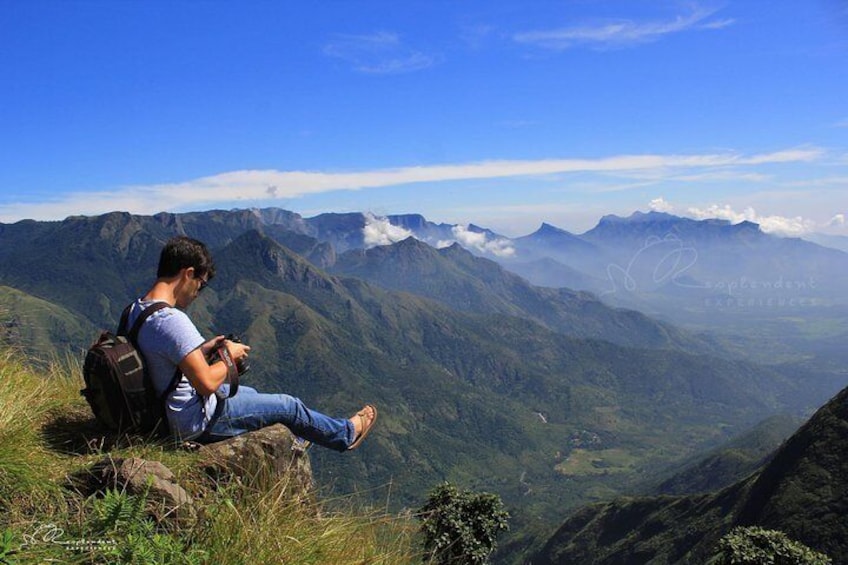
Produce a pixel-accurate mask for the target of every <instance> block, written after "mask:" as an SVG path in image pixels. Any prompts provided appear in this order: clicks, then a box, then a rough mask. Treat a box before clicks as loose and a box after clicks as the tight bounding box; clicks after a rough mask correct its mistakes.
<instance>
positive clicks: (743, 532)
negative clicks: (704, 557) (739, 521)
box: [711, 526, 831, 565]
mask: <svg viewBox="0 0 848 565" xmlns="http://www.w3.org/2000/svg"><path fill="white" fill-rule="evenodd" d="M711 563H715V564H716V565H829V564H830V563H831V560H830V558H829V557H828V556H827V555H824V554H823V553H819V552H817V551H813V550H812V549H810V548H809V547H807V546H806V545H804V544H802V543H800V542H797V541H794V540H792V539H789V537H788V536H787V535H786V534H784V533H783V532H780V531H777V530H766V529H764V528H759V527H756V526H754V527H748V528H735V529H733V530H732V531H731V532H730V533H729V534H727V535H726V536H724V537H723V538H721V540H720V541H719V553H718V555H716V557H715V558H714V560H713V561H711Z"/></svg>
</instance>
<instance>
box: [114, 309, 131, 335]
mask: <svg viewBox="0 0 848 565" xmlns="http://www.w3.org/2000/svg"><path fill="white" fill-rule="evenodd" d="M133 304H134V303H133V302H130V303H129V304H128V305H127V307H126V308H124V311H123V312H121V321H120V323H119V324H118V332H117V335H127V320H129V319H130V310H132V307H133Z"/></svg>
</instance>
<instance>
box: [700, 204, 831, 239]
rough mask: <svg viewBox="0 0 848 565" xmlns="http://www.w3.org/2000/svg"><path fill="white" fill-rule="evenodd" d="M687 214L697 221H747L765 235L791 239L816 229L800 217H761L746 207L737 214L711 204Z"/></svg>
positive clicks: (807, 220)
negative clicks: (755, 224) (752, 223)
mask: <svg viewBox="0 0 848 565" xmlns="http://www.w3.org/2000/svg"><path fill="white" fill-rule="evenodd" d="M688 212H689V214H690V215H691V216H693V217H695V218H696V219H699V220H703V219H707V218H719V219H722V220H729V221H730V222H732V223H734V224H738V223H740V222H742V221H746V220H747V221H749V222H755V223H757V224H759V225H760V229H762V230H763V231H764V232H766V233H774V234H777V235H786V236H792V237H798V236H801V235H803V234H806V233H810V232H812V231H815V229H816V227H817V225H816V222H814V221H813V220H810V219H807V218H803V217H801V216H795V217H793V218H788V217H785V216H761V215H760V214H758V213H757V211H756V210H754V208H751V207H747V208H745V210H743V211H741V212H739V211H737V210H734V209H733V208H732V207H731V206H730V205H729V204H725V205H723V206H721V205H718V204H712V205H710V206H708V207H706V208H689V209H688Z"/></svg>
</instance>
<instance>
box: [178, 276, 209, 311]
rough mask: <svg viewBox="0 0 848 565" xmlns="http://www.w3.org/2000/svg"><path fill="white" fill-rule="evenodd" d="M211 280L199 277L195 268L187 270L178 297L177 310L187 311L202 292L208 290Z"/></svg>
mask: <svg viewBox="0 0 848 565" xmlns="http://www.w3.org/2000/svg"><path fill="white" fill-rule="evenodd" d="M208 284H209V280H208V279H207V278H206V277H205V276H201V275H198V274H197V272H196V271H195V270H194V267H189V268H188V269H186V270H185V276H184V277H183V284H182V285H180V288H179V289H178V292H177V293H176V295H177V304H176V306H177V308H179V309H181V310H185V309H186V308H188V307H189V305H190V304H191V303H192V302H194V301H195V299H196V298H197V297H198V295H199V294H200V292H201V291H202V290H203V289H204V288H206V286H207V285H208Z"/></svg>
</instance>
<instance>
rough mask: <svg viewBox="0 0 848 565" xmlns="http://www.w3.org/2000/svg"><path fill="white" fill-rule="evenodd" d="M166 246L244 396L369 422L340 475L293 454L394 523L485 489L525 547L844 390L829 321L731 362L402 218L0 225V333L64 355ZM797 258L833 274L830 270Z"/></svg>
mask: <svg viewBox="0 0 848 565" xmlns="http://www.w3.org/2000/svg"><path fill="white" fill-rule="evenodd" d="M646 216H647V215H646ZM643 219H644V218H643ZM654 219H656V220H660V219H662V221H668V222H672V223H673V220H672V219H669V218H664V217H663V218H656V217H655V218H654ZM602 223H608V224H610V227H605V228H604V229H603V230H599V231H597V232H596V233H595V234H594V235H592V236H591V237H589V236H586V237H583V236H581V237H579V238H577V236H569V235H568V234H565V235H564V234H562V233H560V232H561V230H557V229H556V228H553V227H552V226H548V227H547V228H545V230H544V232H545V233H543V234H542V235H544V236H545V239H546V241H547V242H548V243H547V244H546V245H549V246H554V247H555V243H553V242H554V241H555V240H556V238H559V237H561V236H562V237H565V238H566V239H567V240H569V241H571V243H572V244H573V245H574V246H575V249H584V251H585V254H586V255H587V256H591V255H592V254H593V253H594V254H596V255H597V253H598V252H597V249H599V248H600V246H601V245H603V246H605V247H606V248H610V247H611V246H612V244H611V243H609V241H611V239H612V238H619V239H620V240H621V241H622V242H624V241H630V242H631V243H632V242H638V241H639V238H640V237H647V236H646V233H647V231H646V230H647V227H646V226H645V225H642V224H641V223H639V222H629V221H626V220H622V221H616V220H610V219H607V220H606V221H605V222H602ZM632 223H635V224H636V225H635V227H634V226H631V227H630V228H628V227H627V226H628V225H629V224H632ZM684 224H685V222H684ZM685 225H686V226H688V227H687V228H686V229H692V230H705V231H706V232H708V233H709V234H710V235H709V237H707V236H703V237H702V239H704V240H707V239H710V238H712V239H713V240H714V241H712V242H711V243H710V245H709V246H707V245H706V243H704V249H710V250H711V252H713V251H715V250H719V251H715V252H716V253H720V252H722V251H721V250H723V249H724V248H723V247H721V246H722V242H723V238H724V237H725V236H726V235H727V236H728V237H729V238H730V242H729V243H727V245H729V246H731V247H733V246H738V245H739V241H738V239H739V238H742V240H743V241H749V240H751V241H755V242H760V243H757V245H759V246H760V247H761V248H764V247H763V246H765V247H768V246H772V247H774V249H776V251H775V252H774V253H775V254H779V253H782V252H785V251H786V249H785V248H784V247H783V245H784V244H783V243H782V242H774V241H771V240H770V239H769V238H771V236H767V235H765V234H761V233H760V232H759V231H758V230H756V229H755V228H754V227H752V226H744V227H743V228H740V229H739V230H737V231H732V230H727V231H719V232H714V231H712V230H713V227H711V226H710V225H700V224H699V226H691V225H689V224H685ZM717 225H718V226H719V227H722V228H725V227H727V226H724V225H723V224H717ZM666 227H669V226H666ZM731 227H732V226H731ZM393 230H396V231H393ZM413 230H418V231H416V232H415V235H416V237H410V236H411V235H412V234H410V233H407V232H411V231H413ZM679 233H680V234H688V232H686V231H685V230H684V229H683V228H680V232H679ZM699 233H700V232H699ZM176 234H186V235H190V236H192V237H197V238H200V239H202V240H203V241H205V242H206V243H207V244H208V245H209V246H210V248H211V249H212V250H213V255H214V256H215V258H216V264H217V268H218V269H217V270H218V274H217V276H216V277H215V279H214V280H213V281H212V284H211V285H210V288H209V290H207V291H205V292H204V294H203V295H202V296H201V298H200V299H198V300H197V301H196V302H195V304H194V305H193V306H192V310H191V313H190V314H191V316H192V317H193V319H195V320H196V322H197V323H198V326H199V327H200V328H201V330H202V331H203V332H204V333H205V334H206V335H215V334H219V333H228V332H235V333H238V334H240V335H241V336H242V337H243V338H244V339H245V341H247V342H248V343H250V344H251V345H252V346H253V348H254V351H255V352H256V355H255V356H253V355H252V356H251V357H252V366H253V369H252V370H251V373H250V374H249V375H248V376H247V377H246V382H249V383H251V384H254V385H258V386H259V387H260V388H263V389H265V390H271V391H286V392H289V393H293V394H297V395H299V396H301V397H302V398H304V400H306V401H307V402H308V403H310V404H313V405H315V406H316V407H318V408H320V409H322V410H325V411H330V412H339V413H344V412H345V411H353V410H355V409H356V408H358V407H359V404H360V403H361V402H364V401H373V402H376V403H377V404H378V405H379V406H380V407H381V423H380V427H379V428H378V429H377V430H376V431H375V433H374V435H373V436H372V438H371V439H369V442H367V445H366V446H365V447H363V449H362V450H361V452H357V453H355V454H351V455H350V456H349V457H345V458H344V461H341V460H340V459H339V458H338V456H336V455H334V454H325V453H321V452H320V450H319V451H318V452H314V451H313V453H314V455H313V457H314V461H315V466H316V471H317V475H318V477H319V481H320V482H321V483H322V484H325V485H334V486H335V488H336V489H340V490H349V489H355V488H364V489H366V490H367V489H374V488H377V487H379V486H380V485H386V484H391V485H392V497H393V504H395V505H397V506H407V505H408V506H416V505H417V504H419V503H420V501H421V497H422V496H423V494H424V493H425V492H426V491H427V490H428V489H429V488H430V487H431V486H432V485H433V484H435V483H437V482H439V481H442V480H446V479H447V480H453V481H457V482H462V483H465V484H469V485H472V486H474V487H478V488H485V489H489V490H492V491H495V492H498V493H499V494H501V495H502V496H503V497H504V499H505V501H506V502H507V504H508V505H509V506H511V508H512V509H513V510H512V511H513V513H514V515H515V516H516V518H515V520H516V521H517V527H516V529H517V530H518V532H519V536H526V538H525V541H526V544H531V543H532V541H533V540H534V539H535V540H536V541H537V542H538V540H541V539H544V538H545V537H546V532H549V531H552V530H553V525H554V524H555V523H556V522H557V521H558V520H561V519H562V518H564V517H565V514H566V513H567V511H569V510H570V509H575V508H578V507H579V506H580V505H582V504H585V503H588V502H594V501H598V500H607V499H609V498H611V497H612V496H614V495H616V494H622V493H625V492H630V491H631V490H632V489H633V488H637V487H638V486H639V485H643V484H645V482H646V481H647V480H648V479H650V478H655V479H656V478H659V477H660V476H662V474H663V473H666V474H667V472H668V470H669V469H670V468H672V467H673V466H675V465H680V464H681V463H682V462H683V461H685V460H687V459H688V458H691V457H693V456H695V455H696V454H698V453H702V452H704V451H705V450H708V449H713V448H716V447H718V446H720V445H721V444H722V443H724V442H725V441H727V440H728V439H730V438H731V437H734V436H737V435H739V434H741V433H743V432H745V431H746V430H749V429H751V428H752V427H753V426H755V425H756V424H757V423H758V422H760V421H762V420H763V419H765V418H769V417H771V416H773V415H774V414H776V413H779V412H789V413H793V414H796V415H802V414H806V413H808V412H809V411H810V410H811V409H812V408H814V407H816V406H819V405H820V404H821V403H822V402H824V401H825V400H826V399H827V398H829V397H830V396H831V395H832V394H834V393H835V392H836V391H837V390H839V389H840V388H841V387H842V386H844V383H845V370H844V368H843V367H844V366H845V365H841V364H840V363H839V362H838V361H839V360H840V359H841V357H840V356H842V355H844V353H843V351H842V348H840V347H838V344H839V340H840V336H841V335H843V334H842V333H840V332H842V331H843V328H844V326H841V325H839V324H836V325H829V326H825V330H826V331H827V332H829V335H830V339H831V341H832V347H830V346H827V345H826V344H827V343H830V342H828V341H827V340H824V341H822V340H816V341H815V343H817V344H820V345H819V346H818V347H820V350H818V351H815V352H812V353H811V352H809V351H804V352H802V353H797V352H796V353H792V352H786V356H787V358H788V360H786V361H781V360H780V359H776V358H772V359H771V362H770V363H768V364H762V363H757V362H752V356H751V355H748V354H743V352H742V351H740V349H743V347H741V346H740V345H739V342H737V346H736V347H735V348H728V347H727V342H726V341H722V340H719V339H716V338H715V337H714V336H711V335H706V334H703V333H694V332H692V331H689V330H686V329H681V328H679V327H677V326H675V325H673V324H671V323H669V322H667V321H658V320H656V319H654V318H652V317H650V316H647V315H645V314H643V313H640V312H638V311H635V310H632V309H624V308H621V307H620V306H615V305H610V304H609V303H608V302H606V301H605V300H603V299H602V298H603V297H599V296H597V295H594V294H592V293H589V292H586V291H580V290H573V289H568V288H552V287H539V286H534V285H533V284H531V283H530V282H529V281H528V280H526V279H524V278H522V277H520V276H518V275H516V274H515V273H513V272H511V270H509V268H508V267H509V264H508V262H505V261H500V262H495V261H493V260H491V259H490V258H487V257H486V256H487V255H488V256H497V255H498V254H499V253H500V254H502V255H503V257H506V256H507V255H509V254H510V252H509V251H508V250H510V249H512V250H513V251H512V252H511V253H512V254H513V258H514V257H515V254H519V255H520V254H522V253H525V252H526V253H527V254H529V253H530V252H529V250H530V249H531V246H530V243H531V242H532V241H533V239H534V238H533V237H531V238H530V239H528V240H526V241H524V242H521V241H519V240H515V241H514V242H513V243H510V242H506V243H505V241H506V240H501V239H498V237H499V236H497V234H493V232H490V231H488V230H485V229H483V228H479V227H475V226H466V227H461V226H460V227H458V226H448V225H444V224H438V225H437V224H432V223H430V222H427V221H426V220H425V219H424V218H422V217H421V216H416V215H408V216H397V217H389V218H384V219H376V218H374V217H372V216H368V215H362V214H324V215H321V216H318V217H316V218H302V217H301V216H299V215H297V214H294V213H292V212H287V211H284V210H278V209H268V210H236V211H209V212H193V213H186V214H164V213H163V214H157V215H155V216H134V215H130V214H126V213H112V214H106V215H103V216H97V217H71V218H68V219H66V220H64V221H60V222H33V221H25V222H18V223H16V224H6V225H3V224H0V320H2V321H3V324H2V325H0V328H2V329H0V337H4V338H5V339H6V340H7V341H12V342H15V343H18V344H20V345H22V346H25V347H27V348H28V349H29V350H30V351H35V352H36V353H38V355H37V357H39V356H40V357H43V356H46V354H47V353H48V352H50V351H53V352H58V353H60V354H62V353H66V352H68V351H74V352H80V351H81V350H82V349H83V348H84V347H86V346H87V345H88V343H89V342H90V341H91V339H92V338H93V337H94V332H95V329H94V328H97V327H104V326H105V327H109V326H114V325H115V323H116V320H117V317H118V315H119V313H120V311H121V309H122V308H123V306H124V305H125V304H126V303H127V302H128V301H129V300H131V299H132V298H133V297H135V296H138V295H140V294H141V293H143V292H144V291H145V290H146V289H147V287H148V285H149V284H150V283H151V282H152V280H153V277H154V276H155V265H156V262H157V260H158V253H159V250H160V249H161V245H162V243H163V242H164V241H165V240H167V239H168V238H169V237H171V236H173V235H176ZM381 234H382V235H381ZM389 234H390V235H391V237H390V238H389V237H388V235H389ZM728 234H729V235H728ZM740 234H741V235H740ZM758 234H759V235H758ZM584 235H585V234H584ZM383 236H387V237H385V238H384V237H383ZM450 237H453V243H451V242H450V240H449V239H450ZM687 237H688V235H687ZM381 238H382V239H381ZM392 238H395V239H397V241H396V242H393V243H392V242H391V239H392ZM575 238H577V240H579V241H577V240H575ZM459 240H463V241H465V242H466V245H465V246H461V245H459V244H457V243H456V242H457V241H459ZM760 240H765V241H766V242H769V243H768V244H765V243H763V242H762V241H760ZM380 241H382V242H383V243H387V244H385V245H373V244H374V243H375V242H380ZM428 241H429V242H431V243H433V244H434V245H430V244H428V243H427V242H428ZM493 241H494V242H498V241H499V242H500V243H496V244H492V242H493ZM487 243H488V244H490V245H488V247H487V246H486V245H487ZM621 245H622V246H623V245H625V244H624V243H622V244H621ZM791 245H795V244H790V246H791ZM803 245H812V244H806V243H804V244H803ZM581 246H582V247H581ZM585 246H589V247H585ZM593 246H594V247H593ZM538 248H539V249H541V246H540V247H538ZM790 248H791V247H790ZM587 249H588V250H587ZM811 249H812V251H813V252H814V253H813V254H814V255H815V254H821V257H827V258H829V259H831V263H832V264H831V266H830V268H831V269H832V273H833V274H834V276H836V274H838V273H839V269H841V264H840V263H839V261H841V260H842V259H841V257H842V255H844V254H842V255H838V253H839V252H835V251H834V252H833V253H837V255H833V256H831V255H829V254H830V253H831V251H830V250H821V249H819V248H815V247H814V248H811ZM822 249H823V248H822ZM522 250H524V251H522ZM591 250H594V251H591ZM804 250H805V251H804V253H807V252H808V251H809V249H808V248H807V247H804ZM576 253H578V251H575V254H576ZM580 253H583V251H580ZM504 254H505V255H504ZM776 256H777V255H775V256H774V257H776ZM816 256H818V255H816ZM774 257H772V259H771V260H769V261H766V260H765V259H763V260H762V263H761V264H762V265H766V264H775V259H774ZM791 259H792V260H794V259H797V257H795V256H791ZM546 260H549V261H555V260H556V259H555V258H550V257H548V258H547V259H546ZM787 261H788V262H790V261H789V260H787ZM714 263H716V264H718V263H720V262H716V261H713V260H710V261H706V260H704V261H703V265H704V266H705V267H704V268H706V266H708V265H712V264H714ZM763 268H765V267H763ZM705 272H706V271H705ZM700 276H701V277H703V276H704V275H703V274H702V275H700ZM764 276H765V275H764ZM768 276H772V275H771V274H769V275H768ZM786 276H787V277H788V276H789V275H786ZM828 311H829V312H830V313H831V314H833V315H835V314H834V313H838V308H835V307H834V306H831V307H830V308H829V310H828ZM4 317H5V319H3V318H4ZM825 330H820V329H817V330H816V333H817V334H820V333H821V332H822V331H825ZM754 337H757V336H754ZM751 339H752V340H753V339H754V338H753V337H752V338H751ZM753 342H754V341H752V342H751V343H753ZM746 343H747V342H746ZM757 343H760V342H759V341H758V342H757ZM769 347H770V348H772V349H777V347H776V346H775V345H774V344H772V345H770V346H769ZM748 468H749V469H750V467H748ZM683 482H690V481H688V480H686V481H683ZM691 482H694V480H693V481H691ZM524 543H525V542H519V541H515V545H514V546H513V547H516V548H519V547H524V546H523V545H522V544H524Z"/></svg>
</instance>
